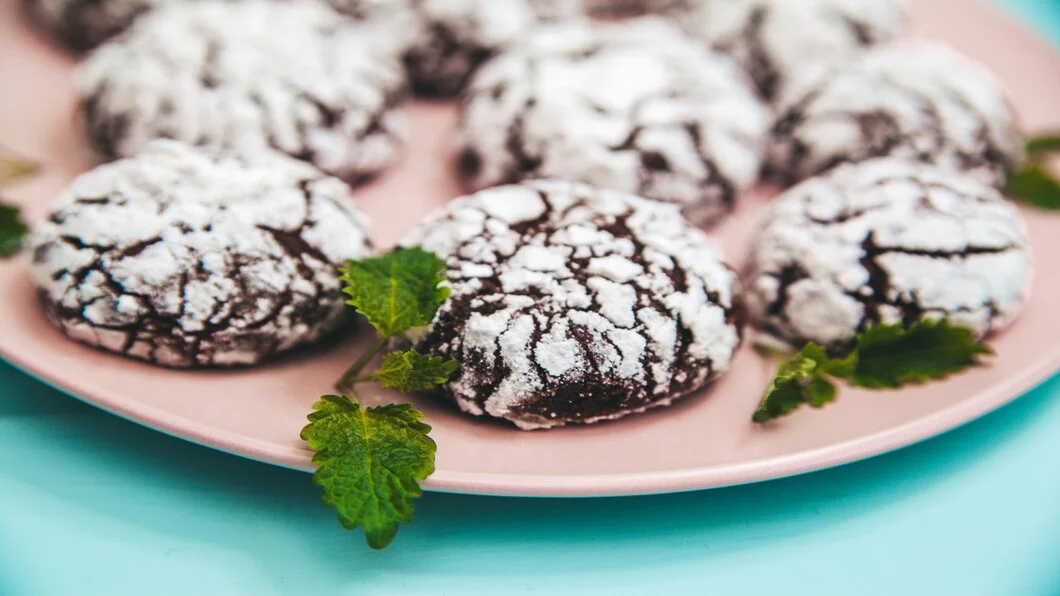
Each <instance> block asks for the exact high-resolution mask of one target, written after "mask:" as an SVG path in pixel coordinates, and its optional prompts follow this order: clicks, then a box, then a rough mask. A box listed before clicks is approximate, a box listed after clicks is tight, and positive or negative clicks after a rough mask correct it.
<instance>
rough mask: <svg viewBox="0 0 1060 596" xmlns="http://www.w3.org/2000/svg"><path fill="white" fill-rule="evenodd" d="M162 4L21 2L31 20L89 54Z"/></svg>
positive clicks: (150, 0) (134, 0)
mask: <svg viewBox="0 0 1060 596" xmlns="http://www.w3.org/2000/svg"><path fill="white" fill-rule="evenodd" d="M162 1H165V0H22V7H23V9H24V11H25V12H26V14H27V15H29V17H30V19H31V20H32V21H33V22H34V23H35V24H36V25H37V26H39V27H40V28H41V29H43V30H44V31H46V32H47V33H48V34H49V35H51V36H53V37H54V38H56V39H57V40H58V41H59V42H61V43H63V44H64V45H66V46H67V47H69V48H70V49H72V50H77V51H85V50H90V49H92V48H94V47H96V46H98V45H99V44H101V43H103V42H104V41H106V40H108V39H110V38H111V37H114V36H115V35H117V34H118V33H120V32H121V31H124V30H125V28H126V27H128V26H129V25H130V24H132V22H133V21H134V20H136V18H137V17H139V16H140V15H141V14H143V13H145V12H147V11H148V10H151V8H152V7H154V6H155V5H157V4H158V3H159V2H162Z"/></svg>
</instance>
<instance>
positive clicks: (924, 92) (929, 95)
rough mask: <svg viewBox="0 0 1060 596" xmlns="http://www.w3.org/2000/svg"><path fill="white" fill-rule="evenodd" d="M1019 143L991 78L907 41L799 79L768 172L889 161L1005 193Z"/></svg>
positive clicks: (779, 176)
mask: <svg viewBox="0 0 1060 596" xmlns="http://www.w3.org/2000/svg"><path fill="white" fill-rule="evenodd" d="M793 91H796V89H795V88H793ZM1022 146H1023V142H1022V138H1021V135H1020V131H1019V126H1018V124H1017V121H1016V116H1015V114H1014V113H1013V111H1012V106H1011V104H1009V102H1008V100H1007V98H1006V95H1005V91H1004V90H1003V89H1002V87H1001V84H1000V83H999V82H998V80H997V79H996V78H995V77H994V76H993V74H992V73H990V72H989V71H987V70H986V68H984V67H983V66H980V65H979V64H977V63H975V62H973V61H971V60H970V59H968V58H966V57H964V56H962V55H960V54H958V53H957V52H955V51H953V50H951V49H949V48H948V47H945V46H942V45H938V44H930V43H926V42H923V43H910V44H903V45H896V46H891V47H888V48H881V49H877V50H874V51H872V52H869V53H866V54H864V55H863V57H862V58H860V59H859V60H856V61H854V62H852V63H850V64H847V65H844V66H841V67H838V68H836V69H835V70H834V71H832V72H829V73H828V74H827V76H823V77H821V78H817V79H813V80H806V81H804V82H802V83H801V84H800V87H799V89H797V92H795V93H793V95H792V96H791V98H790V99H789V100H787V101H785V102H784V103H783V104H782V105H781V106H780V107H779V110H778V116H777V120H776V122H775V124H774V127H773V131H772V133H771V139H770V143H769V145H768V147H769V152H768V158H767V164H766V165H767V168H766V170H767V173H766V175H767V177H769V178H771V179H773V180H775V181H777V182H780V183H782V184H791V183H794V182H797V181H799V180H802V179H804V178H808V177H810V176H814V175H816V174H820V173H822V172H824V171H827V170H828V169H829V168H832V167H834V166H836V165H838V164H841V163H849V162H859V161H863V160H866V159H871V158H873V157H883V156H891V157H901V158H904V159H909V160H916V161H922V162H926V163H933V164H935V165H938V166H942V167H945V168H950V169H953V170H957V171H961V172H964V173H966V174H968V175H969V176H971V177H973V178H974V179H976V180H978V181H980V182H982V183H984V184H990V185H993V186H995V187H998V188H1001V187H1003V186H1004V184H1005V180H1006V178H1007V177H1008V174H1009V173H1010V172H1011V171H1012V169H1013V168H1014V167H1015V164H1016V163H1017V162H1018V161H1019V159H1020V156H1021V154H1022Z"/></svg>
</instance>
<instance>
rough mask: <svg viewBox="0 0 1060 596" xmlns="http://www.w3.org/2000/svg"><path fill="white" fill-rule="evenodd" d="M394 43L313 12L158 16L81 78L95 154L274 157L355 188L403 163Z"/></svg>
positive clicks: (287, 8) (272, 1) (280, 7)
mask: <svg viewBox="0 0 1060 596" xmlns="http://www.w3.org/2000/svg"><path fill="white" fill-rule="evenodd" d="M405 87H406V84H405V78H404V73H403V71H402V69H401V64H400V61H399V60H398V57H397V53H396V50H395V48H393V47H392V42H390V41H389V40H387V39H386V38H385V36H384V35H382V33H381V32H376V31H373V30H371V29H370V28H368V27H367V26H364V25H358V24H357V23H356V22H355V21H354V20H352V19H348V18H346V17H343V16H342V15H340V14H338V13H337V12H335V11H334V10H332V9H330V8H328V7H327V6H326V5H323V4H319V3H317V2H291V1H287V0H240V1H238V2H236V1H228V0H195V1H193V2H176V3H169V4H166V5H164V6H160V7H158V8H156V9H155V10H153V11H151V12H150V13H149V14H147V15H144V16H143V17H142V18H141V19H139V20H138V21H137V22H136V23H135V24H134V25H133V27H132V28H131V29H129V31H128V32H127V33H126V34H125V35H123V36H122V38H121V39H120V40H114V41H112V42H111V43H108V44H105V45H104V46H102V47H101V48H100V49H98V50H97V51H96V52H95V53H93V54H92V56H91V58H90V59H89V60H88V61H87V62H86V63H85V64H84V65H83V66H82V67H81V70H80V71H79V73H78V79H77V89H78V94H79V96H80V101H81V111H82V116H83V120H84V123H85V126H86V128H87V131H88V134H89V138H90V140H91V141H92V144H93V145H94V146H95V147H96V149H97V150H99V152H100V153H102V154H103V155H104V156H106V157H127V156H130V155H134V154H135V153H136V151H137V150H138V149H139V148H140V147H142V146H143V144H144V143H146V142H147V141H149V140H151V139H155V138H171V139H177V140H180V141H183V142H186V143H189V144H192V145H203V146H210V147H223V148H225V149H228V150H233V151H239V152H255V151H260V150H262V149H273V150H278V151H281V152H283V153H286V154H288V155H290V156H292V157H295V158H298V159H302V160H305V161H308V162H310V163H312V164H313V165H315V166H317V167H318V168H320V169H321V170H323V171H325V172H327V173H329V174H332V175H335V176H338V177H340V178H342V179H344V180H347V181H350V182H357V181H360V180H363V179H365V178H367V177H370V176H372V175H373V174H375V173H377V172H378V171H380V170H381V169H383V168H384V167H386V166H387V165H389V164H390V163H391V162H392V161H394V159H395V158H396V156H397V154H398V152H399V150H400V148H401V147H402V145H403V142H404V138H405V135H406V128H407V123H406V121H405V115H404V112H403V110H402V109H401V107H400V104H401V101H402V99H403V97H404V94H405Z"/></svg>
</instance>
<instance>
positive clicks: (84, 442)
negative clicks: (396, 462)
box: [0, 0, 1060, 596]
mask: <svg viewBox="0 0 1060 596" xmlns="http://www.w3.org/2000/svg"><path fill="white" fill-rule="evenodd" d="M792 1H797V0H792ZM916 1H921V2H930V1H932V0H916ZM998 1H999V3H1001V4H1004V5H1006V6H1008V7H1009V8H1011V9H1012V10H1013V11H1015V12H1017V13H1018V14H1020V15H1021V16H1022V17H1023V18H1024V19H1025V20H1026V21H1027V22H1028V23H1030V24H1031V25H1032V26H1034V27H1035V28H1036V29H1037V30H1038V32H1039V33H1040V34H1042V35H1046V36H1048V37H1049V38H1050V39H1051V40H1052V41H1053V42H1054V44H1056V45H1058V46H1060V0H1005V1H1003V2H1002V1H1001V0H998ZM1057 76H1060V72H1058V73H1057ZM1057 109H1060V106H1057ZM0 333H2V330H0ZM523 593H536V594H568V593H569V594H608V595H610V594H638V595H639V594H649V593H650V594H656V595H659V596H663V595H671V594H697V595H699V594H718V595H723V596H730V595H744V594H755V595H757V594H783V595H785V596H801V595H807V596H811V595H812V596H828V595H833V594H834V595H841V596H852V595H858V596H864V595H876V594H881V595H921V594H924V595H931V596H943V595H949V594H959V595H961V596H979V595H982V596H995V595H1004V596H1024V595H1036V596H1037V595H1041V596H1053V595H1060V377H1057V378H1054V379H1053V380H1051V381H1049V382H1047V383H1046V384H1044V385H1043V386H1041V387H1039V388H1038V389H1037V390H1035V391H1033V392H1031V393H1030V394H1028V395H1026V396H1025V397H1023V398H1022V399H1020V400H1018V401H1017V402H1015V403H1013V404H1012V405H1009V406H1007V407H1005V408H1003V409H1002V410H1000V411H999V412H997V413H995V414H993V415H990V416H988V417H986V418H984V419H982V420H979V421H977V422H974V423H972V424H970V425H967V426H965V427H963V428H960V429H958V430H956V431H953V432H950V433H948V434H946V435H943V436H941V437H938V438H936V439H933V440H931V441H928V442H925V443H922V444H920V445H917V446H914V447H911V448H907V449H904V450H901V451H898V452H896V453H892V454H889V455H885V456H882V457H878V458H875V459H871V460H868V461H865V462H861V463H857V464H852V465H848V466H844V467H841V468H837V469H833V470H828V471H824V472H818V473H814V474H809V475H805V476H801V477H796V478H791V479H786V480H779V481H775V482H769V483H763V484H757V485H750V486H743V487H736V488H728V489H720V490H713V491H703V492H697V493H688V494H680V495H667V496H658V497H638V498H624V499H592V500H543V499H505V498H486V497H468V496H457V495H445V494H427V495H426V496H425V497H424V498H423V499H422V500H421V501H420V503H419V507H418V515H417V520H416V521H415V523H413V524H412V525H411V526H409V527H407V528H405V529H404V530H403V531H402V532H401V534H400V535H399V536H398V539H397V541H396V542H395V543H394V545H393V546H391V548H390V549H388V550H386V551H382V552H372V551H370V550H368V549H367V548H366V547H365V546H364V543H363V540H362V537H361V535H360V534H359V533H349V532H346V531H344V530H342V529H341V527H340V526H339V525H338V523H337V522H336V521H335V520H334V518H333V516H332V513H331V511H329V510H328V509H326V508H324V507H323V506H322V505H321V504H320V503H319V501H318V494H317V491H316V489H315V488H314V487H312V486H311V484H310V480H309V477H308V476H307V475H305V474H301V473H298V472H293V471H288V470H282V469H278V468H274V467H271V466H268V465H265V464H259V463H255V462H251V461H246V460H243V459H240V458H237V457H233V456H229V455H225V454H222V453H218V452H214V451H211V450H209V449H206V448H203V447H198V446H195V445H192V444H189V443H185V442H183V441H181V440H178V439H174V438H170V437H167V436H164V435H161V434H158V433H155V432H152V431H149V430H146V429H144V428H141V427H138V426H136V425H135V424H132V423H130V422H126V421H124V420H120V419H117V418H114V417H111V416H109V415H107V414H104V413H102V412H99V411H97V410H95V409H93V408H91V407H89V406H86V405H83V404H81V403H79V402H77V401H75V400H74V399H71V398H70V397H67V396H65V395H63V394H61V393H58V392H56V391H54V390H52V389H50V388H48V387H46V386H44V385H42V384H40V383H38V382H36V381H34V380H32V379H31V378H29V377H27V376H25V375H23V374H22V373H20V372H18V371H17V370H15V369H14V368H12V367H10V366H8V365H6V364H3V363H0V596H36V595H47V596H52V595H64V596H65V595H77V596H81V595H85V596H95V595H106V596H123V595H126V594H132V595H138V596H140V595H143V596H164V595H170V594H180V595H196V596H212V595H237V596H238V595H243V594H247V595H253V596H272V595H307V594H313V595H323V594H328V595H330V594H351V595H352V594H357V595H377V594H387V595H403V594H432V595H433V594H439V595H441V594H447V595H464V594H498V595H499V594H523Z"/></svg>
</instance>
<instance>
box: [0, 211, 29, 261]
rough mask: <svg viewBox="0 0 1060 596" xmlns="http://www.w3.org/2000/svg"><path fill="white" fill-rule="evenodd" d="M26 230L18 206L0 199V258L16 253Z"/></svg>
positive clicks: (20, 246) (23, 239) (27, 229)
mask: <svg viewBox="0 0 1060 596" xmlns="http://www.w3.org/2000/svg"><path fill="white" fill-rule="evenodd" d="M28 232H29V228H28V227H26V224H25V222H23V221H22V216H21V211H20V210H19V208H18V207H15V206H14V205H8V204H6V203H4V202H2V201H0V258H6V257H10V256H13V255H14V254H15V253H17V252H18V251H19V250H20V249H21V248H22V243H23V242H24V241H25V239H26V234H27V233H28Z"/></svg>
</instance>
